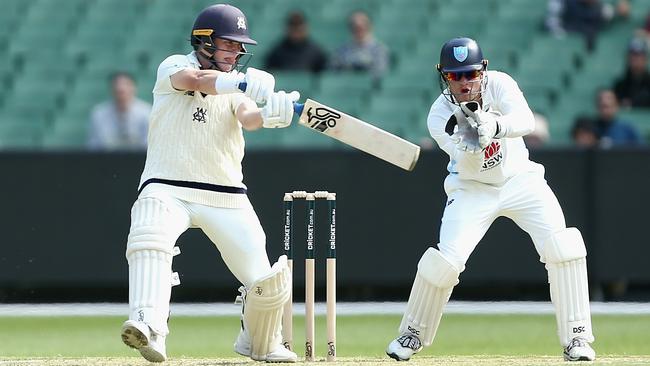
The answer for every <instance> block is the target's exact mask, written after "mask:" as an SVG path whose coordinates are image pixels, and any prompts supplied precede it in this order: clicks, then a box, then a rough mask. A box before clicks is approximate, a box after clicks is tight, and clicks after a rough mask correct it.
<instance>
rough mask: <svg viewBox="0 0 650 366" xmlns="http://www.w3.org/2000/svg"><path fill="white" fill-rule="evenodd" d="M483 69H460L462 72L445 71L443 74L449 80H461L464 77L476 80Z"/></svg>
mask: <svg viewBox="0 0 650 366" xmlns="http://www.w3.org/2000/svg"><path fill="white" fill-rule="evenodd" d="M481 72H482V70H470V71H460V72H445V73H443V75H444V76H445V78H446V79H447V80H450V81H460V79H462V78H463V77H465V79H466V80H474V79H476V78H478V77H479V76H481Z"/></svg>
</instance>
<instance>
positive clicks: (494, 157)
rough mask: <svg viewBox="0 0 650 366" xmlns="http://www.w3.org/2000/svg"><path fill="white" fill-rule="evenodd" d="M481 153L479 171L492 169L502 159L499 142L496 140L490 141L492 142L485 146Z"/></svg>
mask: <svg viewBox="0 0 650 366" xmlns="http://www.w3.org/2000/svg"><path fill="white" fill-rule="evenodd" d="M483 154H484V155H483V166H482V167H481V171H486V170H488V169H492V168H494V167H495V166H497V165H499V164H501V160H503V151H501V143H500V142H498V141H492V143H491V144H490V145H489V146H488V147H486V148H485V151H484V152H483Z"/></svg>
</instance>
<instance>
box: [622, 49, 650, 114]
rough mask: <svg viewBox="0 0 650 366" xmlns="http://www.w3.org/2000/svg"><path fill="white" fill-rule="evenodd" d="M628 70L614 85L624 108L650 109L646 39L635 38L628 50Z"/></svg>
mask: <svg viewBox="0 0 650 366" xmlns="http://www.w3.org/2000/svg"><path fill="white" fill-rule="evenodd" d="M627 50H628V52H627V68H626V70H625V74H624V75H622V76H621V77H620V78H619V79H618V80H616V82H615V84H614V92H615V93H616V96H617V97H618V100H619V101H620V103H621V105H622V106H624V107H644V108H649V107H650V73H649V72H648V55H647V52H648V45H647V43H646V41H645V39H642V38H638V37H636V38H633V39H632V40H631V41H630V44H629V45H628V48H627Z"/></svg>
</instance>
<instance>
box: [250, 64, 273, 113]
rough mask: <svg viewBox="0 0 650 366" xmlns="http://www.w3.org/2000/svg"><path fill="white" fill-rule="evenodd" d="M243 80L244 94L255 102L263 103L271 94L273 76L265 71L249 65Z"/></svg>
mask: <svg viewBox="0 0 650 366" xmlns="http://www.w3.org/2000/svg"><path fill="white" fill-rule="evenodd" d="M244 81H245V82H246V83H247V85H246V90H245V91H244V94H245V95H246V96H247V97H249V98H251V99H252V100H254V101H255V103H258V104H264V103H266V101H267V99H268V98H269V97H270V96H271V94H273V89H274V88H275V78H274V77H273V75H271V74H269V73H268V72H266V71H262V70H258V69H255V68H252V67H249V68H248V69H247V70H246V76H245V77H244Z"/></svg>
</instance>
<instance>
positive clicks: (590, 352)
mask: <svg viewBox="0 0 650 366" xmlns="http://www.w3.org/2000/svg"><path fill="white" fill-rule="evenodd" d="M595 359H596V351H594V349H593V348H591V345H589V342H587V341H586V340H584V339H583V338H580V337H576V338H573V339H572V340H571V343H569V345H568V346H566V348H565V349H564V360H565V361H593V360H595Z"/></svg>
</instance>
